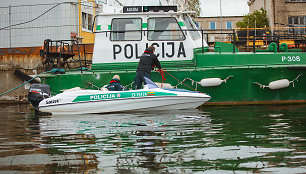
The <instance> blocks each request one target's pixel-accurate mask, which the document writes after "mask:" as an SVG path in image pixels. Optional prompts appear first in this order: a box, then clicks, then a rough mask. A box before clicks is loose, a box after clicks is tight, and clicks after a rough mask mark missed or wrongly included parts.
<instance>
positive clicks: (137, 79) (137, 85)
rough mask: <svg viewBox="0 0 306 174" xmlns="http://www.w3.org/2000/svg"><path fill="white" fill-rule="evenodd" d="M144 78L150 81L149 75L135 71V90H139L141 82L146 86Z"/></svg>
mask: <svg viewBox="0 0 306 174" xmlns="http://www.w3.org/2000/svg"><path fill="white" fill-rule="evenodd" d="M144 77H146V78H148V79H151V75H150V73H148V72H143V71H137V72H136V76H135V81H134V83H135V89H141V84H142V82H143V83H144V85H146V81H145V80H144Z"/></svg>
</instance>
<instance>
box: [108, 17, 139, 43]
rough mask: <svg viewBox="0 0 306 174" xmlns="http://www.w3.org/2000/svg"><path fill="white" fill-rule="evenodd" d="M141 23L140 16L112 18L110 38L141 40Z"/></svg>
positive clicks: (116, 39)
mask: <svg viewBox="0 0 306 174" xmlns="http://www.w3.org/2000/svg"><path fill="white" fill-rule="evenodd" d="M141 24H142V20H141V18H117V19H116V18H114V19H113V20H112V25H111V26H112V28H111V31H112V32H111V40H112V41H125V40H131V41H137V40H141V29H142V26H141Z"/></svg>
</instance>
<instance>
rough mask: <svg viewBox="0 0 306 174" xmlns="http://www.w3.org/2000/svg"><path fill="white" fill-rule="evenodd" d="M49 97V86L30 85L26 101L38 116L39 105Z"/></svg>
mask: <svg viewBox="0 0 306 174" xmlns="http://www.w3.org/2000/svg"><path fill="white" fill-rule="evenodd" d="M50 96H51V91H50V86H49V85H46V84H39V83H35V84H32V86H31V88H30V90H29V94H28V100H29V101H30V102H31V104H32V105H33V107H34V109H35V114H39V113H40V111H39V108H38V105H39V103H40V102H41V101H42V100H43V99H45V98H49V97H50Z"/></svg>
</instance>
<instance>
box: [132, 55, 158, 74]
mask: <svg viewBox="0 0 306 174" xmlns="http://www.w3.org/2000/svg"><path fill="white" fill-rule="evenodd" d="M154 66H156V67H157V68H159V69H161V66H160V62H159V60H158V59H157V56H156V55H155V54H153V53H152V52H150V51H145V52H144V53H143V54H142V55H141V57H140V60H139V63H138V67H137V71H142V72H148V73H151V70H153V68H154Z"/></svg>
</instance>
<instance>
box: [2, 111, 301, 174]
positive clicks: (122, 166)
mask: <svg viewBox="0 0 306 174" xmlns="http://www.w3.org/2000/svg"><path fill="white" fill-rule="evenodd" d="M1 108H2V109H1V111H0V140H1V142H0V173H18V172H19V173H24V172H29V173H150V172H151V173H206V172H207V173H246V172H249V173H306V167H305V166H306V150H305V145H306V141H305V140H306V139H305V136H306V128H305V122H306V117H305V115H306V105H295V106H273V107H271V106H263V107H205V108H204V109H200V110H197V109H195V110H182V111H168V112H155V113H150V112H136V113H120V114H100V115H99V114H91V115H74V116H71V115H69V116H68V115H57V116H40V117H39V118H37V117H36V116H35V115H34V112H33V111H31V110H30V109H29V107H28V105H12V106H1Z"/></svg>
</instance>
